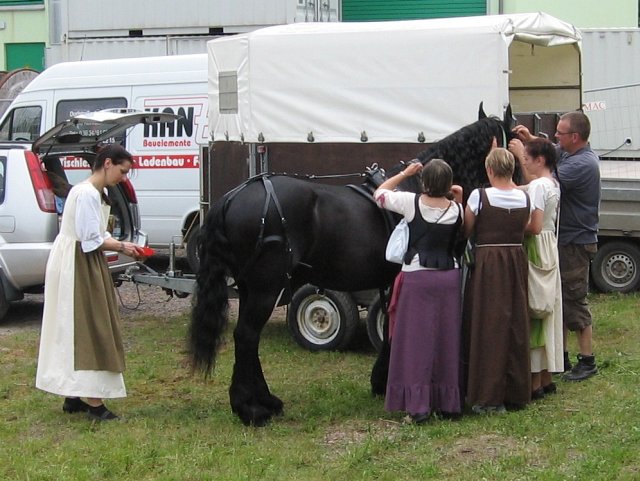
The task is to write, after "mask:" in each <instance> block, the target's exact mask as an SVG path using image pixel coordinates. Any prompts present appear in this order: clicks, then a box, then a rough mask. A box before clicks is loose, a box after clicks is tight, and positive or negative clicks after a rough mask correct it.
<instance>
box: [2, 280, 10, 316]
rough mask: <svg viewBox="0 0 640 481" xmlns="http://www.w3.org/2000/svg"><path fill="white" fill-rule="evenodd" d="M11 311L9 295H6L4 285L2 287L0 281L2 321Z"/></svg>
mask: <svg viewBox="0 0 640 481" xmlns="http://www.w3.org/2000/svg"><path fill="white" fill-rule="evenodd" d="M8 311H9V301H8V300H7V296H5V295H4V287H2V282H0V321H1V320H3V319H4V317H5V316H6V315H7V312H8Z"/></svg>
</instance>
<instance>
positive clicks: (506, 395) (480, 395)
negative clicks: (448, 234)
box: [463, 149, 531, 413]
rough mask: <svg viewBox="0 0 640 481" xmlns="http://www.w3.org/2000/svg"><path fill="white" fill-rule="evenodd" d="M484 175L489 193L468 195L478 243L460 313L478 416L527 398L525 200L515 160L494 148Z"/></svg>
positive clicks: (469, 391) (470, 397) (469, 230)
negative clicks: (515, 177)
mask: <svg viewBox="0 0 640 481" xmlns="http://www.w3.org/2000/svg"><path fill="white" fill-rule="evenodd" d="M485 168H486V171H487V176H488V177H489V182H490V183H491V187H488V188H486V189H476V190H474V191H473V192H472V193H471V195H470V196H469V199H468V201H467V206H466V209H465V220H464V224H465V233H466V234H467V235H471V234H473V235H475V240H476V251H475V259H476V262H475V266H474V267H473V269H472V270H471V275H470V277H469V280H468V282H467V285H466V288H465V299H464V314H463V326H464V327H463V336H464V354H465V367H466V374H467V383H466V397H467V403H468V404H469V405H470V406H472V410H473V412H475V413H487V412H503V411H505V408H520V407H523V406H524V405H525V404H527V403H528V402H529V400H530V396H531V375H530V369H529V313H528V307H527V269H528V264H527V255H526V253H525V251H524V248H523V246H522V242H523V238H524V228H525V226H526V225H527V222H528V220H529V215H530V202H529V197H528V196H527V194H526V193H525V192H523V191H522V190H520V189H518V188H516V186H515V184H514V183H513V181H512V176H513V172H514V168H515V160H514V157H513V155H512V154H511V153H510V152H509V151H507V150H506V149H493V150H492V151H491V153H490V154H489V155H488V157H487V159H486V161H485Z"/></svg>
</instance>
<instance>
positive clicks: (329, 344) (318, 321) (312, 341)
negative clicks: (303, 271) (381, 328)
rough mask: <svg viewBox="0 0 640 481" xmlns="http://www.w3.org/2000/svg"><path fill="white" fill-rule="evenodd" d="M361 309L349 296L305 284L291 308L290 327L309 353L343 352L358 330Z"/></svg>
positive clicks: (298, 291) (292, 301) (296, 293)
mask: <svg viewBox="0 0 640 481" xmlns="http://www.w3.org/2000/svg"><path fill="white" fill-rule="evenodd" d="M359 321H360V317H359V315H358V307H357V306H356V304H355V302H354V301H353V299H352V298H351V296H350V295H349V294H347V293H346V292H339V291H330V290H325V291H322V290H321V289H319V288H317V287H316V286H313V285H311V284H306V285H304V286H302V287H301V288H300V289H298V290H297V291H296V292H295V294H294V295H293V298H292V299H291V305H290V306H289V313H288V315H287V325H288V326H289V330H290V331H291V334H292V335H293V338H294V339H295V340H296V342H297V343H298V344H300V345H301V346H302V347H304V348H305V349H309V350H310V351H332V350H344V349H347V348H348V347H349V344H350V343H351V340H352V339H353V336H354V334H355V332H356V329H357V327H358V322H359Z"/></svg>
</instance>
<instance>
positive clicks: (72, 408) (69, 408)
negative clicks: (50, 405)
mask: <svg viewBox="0 0 640 481" xmlns="http://www.w3.org/2000/svg"><path fill="white" fill-rule="evenodd" d="M90 407H91V406H89V405H88V404H87V403H86V402H84V401H83V400H82V399H80V398H79V397H67V398H64V403H63V404H62V410H63V411H64V412H65V413H69V414H73V413H86V412H88V411H89V408H90Z"/></svg>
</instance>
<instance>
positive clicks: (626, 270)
mask: <svg viewBox="0 0 640 481" xmlns="http://www.w3.org/2000/svg"><path fill="white" fill-rule="evenodd" d="M591 277H592V279H593V283H594V284H595V286H596V287H597V288H598V290H600V291H602V292H631V291H634V290H636V289H637V288H638V286H640V248H638V246H637V245H635V244H632V243H631V242H617V241H614V242H607V243H606V244H602V245H601V246H600V247H599V248H598V252H597V253H596V256H595V257H594V259H593V263H592V265H591Z"/></svg>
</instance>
